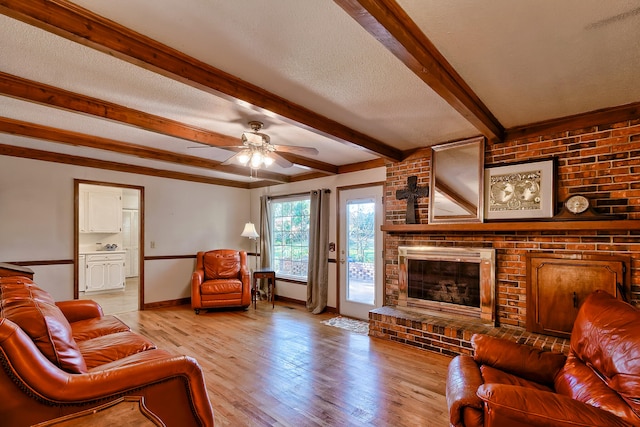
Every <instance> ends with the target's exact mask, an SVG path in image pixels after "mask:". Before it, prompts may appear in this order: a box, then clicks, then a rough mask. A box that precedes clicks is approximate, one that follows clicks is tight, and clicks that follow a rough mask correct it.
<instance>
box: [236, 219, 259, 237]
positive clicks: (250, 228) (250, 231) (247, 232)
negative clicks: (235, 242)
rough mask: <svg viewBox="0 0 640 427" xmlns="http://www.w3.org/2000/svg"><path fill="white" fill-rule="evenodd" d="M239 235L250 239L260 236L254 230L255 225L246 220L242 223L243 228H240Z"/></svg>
mask: <svg viewBox="0 0 640 427" xmlns="http://www.w3.org/2000/svg"><path fill="white" fill-rule="evenodd" d="M240 236H242V237H248V238H250V239H257V238H258V237H260V235H259V234H258V232H257V231H256V226H255V225H253V223H252V222H248V223H246V224H245V225H244V230H242V234H240Z"/></svg>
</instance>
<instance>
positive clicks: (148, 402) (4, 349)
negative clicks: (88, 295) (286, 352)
mask: <svg viewBox="0 0 640 427" xmlns="http://www.w3.org/2000/svg"><path fill="white" fill-rule="evenodd" d="M0 397H1V398H0V425H3V426H16V427H19V426H31V425H34V424H37V423H41V422H44V421H49V420H52V419H58V418H60V417H67V416H70V417H71V416H77V415H78V413H81V414H85V413H87V412H89V413H90V412H91V410H96V409H97V408H100V407H102V406H103V405H109V404H116V403H118V402H119V401H120V400H121V399H126V398H131V399H134V400H135V401H139V402H141V404H144V406H145V407H146V408H147V409H148V410H149V411H150V412H151V413H152V414H154V415H155V417H157V418H159V419H160V420H161V421H162V422H163V423H164V425H166V426H168V427H172V426H180V427H183V426H193V427H196V426H213V425H214V419H213V411H212V408H211V402H210V401H209V396H208V395H207V388H206V384H205V382H204V375H203V372H202V369H201V368H200V365H199V364H198V362H197V361H196V360H195V359H193V358H192V357H189V356H178V355H175V354H171V353H169V352H168V351H166V350H162V349H159V348H157V347H156V345H155V344H154V343H152V342H151V341H149V340H148V339H147V338H145V337H144V336H142V335H140V334H138V333H136V332H133V331H132V330H131V329H130V328H129V327H128V326H127V325H126V324H124V323H123V322H122V321H120V320H119V319H118V318H117V317H115V316H105V315H104V314H103V312H102V308H101V307H100V306H99V305H98V304H97V303H95V302H94V301H90V300H72V301H60V302H55V301H54V300H53V298H52V297H51V295H49V294H48V293H47V292H46V291H44V290H42V289H40V288H39V287H38V286H36V285H35V283H33V281H31V280H30V279H29V278H27V277H19V276H14V277H4V278H2V277H0ZM76 421H77V420H76ZM88 422H89V423H91V421H88ZM116 423H117V421H116ZM123 423H124V421H123Z"/></svg>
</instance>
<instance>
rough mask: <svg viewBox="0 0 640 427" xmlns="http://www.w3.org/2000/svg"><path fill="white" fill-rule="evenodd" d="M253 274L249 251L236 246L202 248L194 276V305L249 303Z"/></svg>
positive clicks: (223, 305)
mask: <svg viewBox="0 0 640 427" xmlns="http://www.w3.org/2000/svg"><path fill="white" fill-rule="evenodd" d="M249 305H251V275H250V273H249V269H248V268H247V253H246V252H244V251H236V250H233V249H216V250H213V251H208V252H198V255H197V260H196V269H195V271H194V272H193V275H192V276H191V307H192V308H193V309H194V310H195V312H196V314H198V313H200V310H201V309H206V308H217V307H243V308H246V307H249Z"/></svg>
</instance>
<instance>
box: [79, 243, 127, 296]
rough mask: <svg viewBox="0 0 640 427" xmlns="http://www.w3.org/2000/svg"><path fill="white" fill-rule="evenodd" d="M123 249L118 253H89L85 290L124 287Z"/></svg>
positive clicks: (87, 256)
mask: <svg viewBox="0 0 640 427" xmlns="http://www.w3.org/2000/svg"><path fill="white" fill-rule="evenodd" d="M124 258H125V254H124V252H123V251H120V252H117V253H104V254H87V255H86V270H85V292H93V291H106V290H113V289H123V288H124V264H125V262H124Z"/></svg>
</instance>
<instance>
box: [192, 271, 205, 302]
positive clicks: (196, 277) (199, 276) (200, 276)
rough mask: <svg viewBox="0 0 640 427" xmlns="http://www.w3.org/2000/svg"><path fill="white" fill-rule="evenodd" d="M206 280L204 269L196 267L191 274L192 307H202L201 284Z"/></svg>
mask: <svg viewBox="0 0 640 427" xmlns="http://www.w3.org/2000/svg"><path fill="white" fill-rule="evenodd" d="M202 282H204V270H198V269H196V270H195V271H194V272H193V274H192V275H191V307H194V308H198V307H202V294H201V293H200V285H202Z"/></svg>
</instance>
